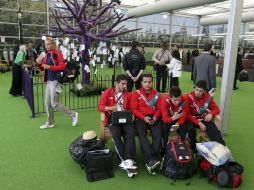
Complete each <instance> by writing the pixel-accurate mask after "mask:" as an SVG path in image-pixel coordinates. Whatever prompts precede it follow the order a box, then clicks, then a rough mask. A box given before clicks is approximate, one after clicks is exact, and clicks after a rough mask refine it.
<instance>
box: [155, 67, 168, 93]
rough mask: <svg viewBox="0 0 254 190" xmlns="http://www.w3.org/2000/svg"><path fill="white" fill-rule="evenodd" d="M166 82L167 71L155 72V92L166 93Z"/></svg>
mask: <svg viewBox="0 0 254 190" xmlns="http://www.w3.org/2000/svg"><path fill="white" fill-rule="evenodd" d="M161 80H162V88H160V87H161ZM167 80H168V71H166V70H165V71H157V72H156V90H157V91H158V92H166V86H167Z"/></svg>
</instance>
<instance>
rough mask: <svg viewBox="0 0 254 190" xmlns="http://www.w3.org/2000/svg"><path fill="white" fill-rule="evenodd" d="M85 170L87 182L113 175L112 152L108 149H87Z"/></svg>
mask: <svg viewBox="0 0 254 190" xmlns="http://www.w3.org/2000/svg"><path fill="white" fill-rule="evenodd" d="M85 172H86V178H87V181H89V182H94V181H98V180H103V179H107V178H111V177H114V170H113V152H112V151H111V150H109V149H104V150H95V151H88V152H87V154H86V168H85Z"/></svg>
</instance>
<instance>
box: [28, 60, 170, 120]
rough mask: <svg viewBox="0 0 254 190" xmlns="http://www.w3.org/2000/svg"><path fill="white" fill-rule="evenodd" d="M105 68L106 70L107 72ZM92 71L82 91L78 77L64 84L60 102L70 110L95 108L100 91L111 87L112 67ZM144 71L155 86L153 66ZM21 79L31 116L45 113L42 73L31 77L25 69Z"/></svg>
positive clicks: (120, 72) (117, 72)
mask: <svg viewBox="0 0 254 190" xmlns="http://www.w3.org/2000/svg"><path fill="white" fill-rule="evenodd" d="M105 70H106V71H107V74H106V72H105ZM94 71H95V70H93V69H91V74H90V84H85V85H84V84H83V85H82V86H83V89H85V90H84V91H80V90H78V89H77V85H78V84H80V82H79V81H80V79H79V78H78V79H77V80H75V81H74V82H73V83H66V84H64V85H63V87H64V88H63V91H62V94H61V98H60V103H61V104H63V105H64V106H66V107H69V108H70V109H72V110H79V109H87V108H97V106H98V102H99V99H100V95H101V91H102V90H104V89H106V88H110V87H112V78H113V74H114V73H113V69H112V70H109V69H103V68H100V67H97V73H99V75H95V74H94ZM145 73H150V74H152V75H153V78H154V82H153V87H154V88H155V86H156V73H155V71H154V70H153V67H150V66H148V67H147V68H146V70H145ZM118 74H125V71H124V70H123V69H122V67H121V66H120V65H118V66H117V68H115V75H118ZM23 81H24V82H23V84H24V88H23V89H24V94H25V98H26V99H27V102H28V104H29V107H30V109H31V112H32V117H35V115H36V114H40V113H45V112H46V109H45V103H44V102H45V91H46V83H45V82H44V77H43V75H41V74H40V75H35V76H33V77H31V76H30V75H29V74H28V73H27V72H26V71H23ZM167 84H169V83H167ZM167 86H168V85H167ZM167 88H168V87H167ZM93 89H97V91H96V92H93V91H92V90H93ZM82 92H83V93H82ZM91 92H92V93H91Z"/></svg>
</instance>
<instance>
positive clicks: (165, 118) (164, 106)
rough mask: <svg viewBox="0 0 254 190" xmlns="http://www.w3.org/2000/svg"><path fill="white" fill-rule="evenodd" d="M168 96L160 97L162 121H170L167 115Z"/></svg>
mask: <svg viewBox="0 0 254 190" xmlns="http://www.w3.org/2000/svg"><path fill="white" fill-rule="evenodd" d="M167 99H168V97H165V98H162V100H161V114H162V120H163V122H164V123H167V124H168V123H172V121H173V120H172V119H171V117H169V114H168V105H169V103H168V102H167Z"/></svg>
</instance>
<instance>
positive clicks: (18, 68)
mask: <svg viewBox="0 0 254 190" xmlns="http://www.w3.org/2000/svg"><path fill="white" fill-rule="evenodd" d="M26 49H27V47H26V45H20V46H19V51H18V53H17V56H16V58H15V60H14V63H13V64H12V84H11V89H10V91H9V94H11V95H13V96H22V64H23V63H24V62H25V60H26V54H27V53H26Z"/></svg>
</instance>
